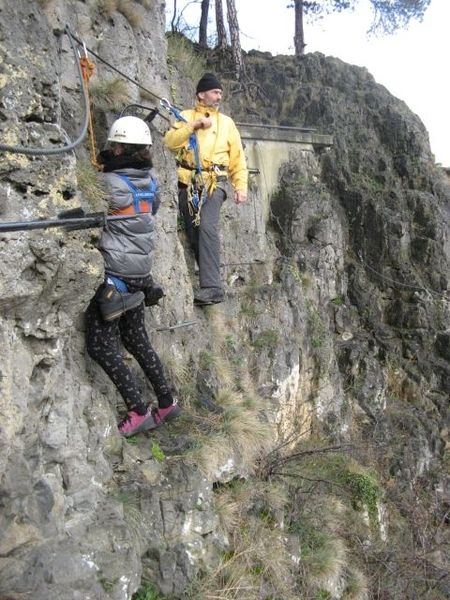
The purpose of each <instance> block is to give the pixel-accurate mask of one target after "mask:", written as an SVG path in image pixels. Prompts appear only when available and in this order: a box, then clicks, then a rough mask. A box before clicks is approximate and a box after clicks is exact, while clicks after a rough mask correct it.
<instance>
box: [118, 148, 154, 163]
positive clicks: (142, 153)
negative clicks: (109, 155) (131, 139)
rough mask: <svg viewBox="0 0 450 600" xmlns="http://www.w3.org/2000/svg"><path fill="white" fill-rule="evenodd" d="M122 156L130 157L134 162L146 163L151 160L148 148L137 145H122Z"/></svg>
mask: <svg viewBox="0 0 450 600" xmlns="http://www.w3.org/2000/svg"><path fill="white" fill-rule="evenodd" d="M122 147H123V152H122V156H132V157H133V158H135V159H136V160H139V161H142V162H147V161H148V160H151V158H152V152H151V150H150V146H142V145H139V144H122Z"/></svg>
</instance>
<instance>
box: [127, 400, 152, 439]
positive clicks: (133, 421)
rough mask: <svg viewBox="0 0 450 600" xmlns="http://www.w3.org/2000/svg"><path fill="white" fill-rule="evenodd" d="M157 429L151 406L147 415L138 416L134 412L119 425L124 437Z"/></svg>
mask: <svg viewBox="0 0 450 600" xmlns="http://www.w3.org/2000/svg"><path fill="white" fill-rule="evenodd" d="M155 427H156V424H155V421H154V420H153V416H152V407H151V406H149V407H148V410H147V412H146V413H145V415H138V414H137V413H136V412H134V411H133V410H132V411H130V412H129V413H128V414H127V416H126V417H125V419H124V420H123V421H122V422H121V423H120V424H119V433H120V434H122V435H123V436H124V437H131V436H132V435H135V434H136V433H139V432H140V431H145V430H146V429H154V428H155Z"/></svg>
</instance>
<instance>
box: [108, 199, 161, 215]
mask: <svg viewBox="0 0 450 600" xmlns="http://www.w3.org/2000/svg"><path fill="white" fill-rule="evenodd" d="M139 206H140V208H139V213H149V212H151V210H152V207H151V206H150V202H147V201H146V200H142V201H141V202H140V203H139ZM139 213H136V211H135V210H134V205H133V204H130V205H129V206H127V207H126V208H121V209H120V210H115V211H114V212H113V213H112V214H113V215H114V216H117V215H135V214H139Z"/></svg>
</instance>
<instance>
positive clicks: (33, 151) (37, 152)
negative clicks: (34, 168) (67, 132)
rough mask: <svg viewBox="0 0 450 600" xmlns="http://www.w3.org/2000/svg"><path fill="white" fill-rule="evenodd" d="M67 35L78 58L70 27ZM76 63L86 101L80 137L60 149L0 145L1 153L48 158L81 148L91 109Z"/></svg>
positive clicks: (78, 65)
mask: <svg viewBox="0 0 450 600" xmlns="http://www.w3.org/2000/svg"><path fill="white" fill-rule="evenodd" d="M65 33H66V34H67V36H68V38H69V41H70V45H71V47H72V50H73V54H74V56H75V58H76V56H77V50H76V48H75V44H74V43H73V39H72V38H73V36H72V35H71V33H70V31H69V28H68V27H66V29H65ZM77 41H78V40H77ZM76 63H77V69H78V76H79V79H80V83H81V89H82V91H83V99H84V123H83V128H82V130H81V133H80V135H79V137H78V138H77V139H76V140H75V141H74V142H71V143H70V144H67V145H66V146H61V147H59V148H27V147H25V146H8V145H7V144H2V143H0V151H1V150H3V151H5V152H12V153H13V154H27V155H28V154H29V155H31V156H43V155H45V156H47V155H51V154H63V153H64V152H70V151H71V150H73V149H74V148H76V147H77V146H79V145H80V144H81V142H82V141H83V140H84V138H85V136H86V133H87V130H88V126H89V114H90V107H89V98H88V95H87V93H86V87H85V83H84V78H83V73H82V71H81V65H80V62H79V61H78V60H76Z"/></svg>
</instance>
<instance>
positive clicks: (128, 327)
mask: <svg viewBox="0 0 450 600" xmlns="http://www.w3.org/2000/svg"><path fill="white" fill-rule="evenodd" d="M119 336H120V339H121V340H122V343H123V345H124V347H125V348H126V350H127V351H128V352H129V353H130V354H131V355H132V356H134V358H135V359H136V360H137V362H138V363H139V365H140V366H141V368H142V370H143V371H144V373H145V375H146V377H147V379H148V380H149V381H150V384H151V386H152V387H153V390H154V392H155V395H156V397H157V399H158V406H159V408H165V407H167V406H170V405H171V404H172V402H173V396H172V394H171V391H170V389H169V386H168V384H167V380H166V378H165V375H164V369H163V366H162V363H161V361H160V359H159V357H158V355H157V354H156V352H155V351H154V349H153V347H152V345H151V343H150V339H149V337H148V334H147V330H146V329H145V314H144V303H143V302H142V303H141V304H140V305H139V306H137V307H136V308H133V309H131V310H128V311H127V312H125V313H124V314H123V315H122V316H121V317H120V318H119V319H116V320H115V321H109V322H106V321H104V320H103V318H102V316H101V313H100V309H99V306H98V303H97V294H96V295H95V296H94V298H92V300H91V302H90V304H89V306H88V308H87V310H86V348H87V352H88V354H89V356H90V357H91V358H93V359H94V360H95V361H96V362H97V363H98V364H99V365H100V366H101V367H102V369H103V370H104V371H105V373H106V374H107V375H108V377H109V378H110V379H111V381H112V382H113V383H114V385H115V386H116V387H117V389H118V390H119V392H120V394H121V395H122V397H123V399H124V401H125V404H126V406H127V409H128V411H135V412H137V413H138V414H140V415H143V414H145V412H146V410H147V407H148V403H147V404H146V403H145V402H144V401H143V399H142V395H141V393H140V391H139V388H138V385H137V383H136V380H135V378H134V376H133V373H132V371H131V369H130V367H129V366H128V365H127V363H126V361H125V360H124V358H123V356H122V352H121V349H120V346H119Z"/></svg>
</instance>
